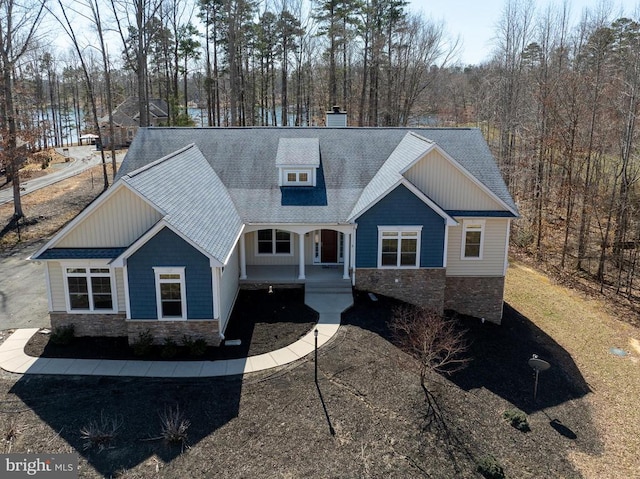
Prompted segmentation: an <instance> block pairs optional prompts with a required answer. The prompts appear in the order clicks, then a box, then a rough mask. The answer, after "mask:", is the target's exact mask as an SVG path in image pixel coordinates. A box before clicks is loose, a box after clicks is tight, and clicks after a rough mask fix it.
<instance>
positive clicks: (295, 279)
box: [240, 265, 350, 285]
mask: <svg viewBox="0 0 640 479" xmlns="http://www.w3.org/2000/svg"><path fill="white" fill-rule="evenodd" d="M246 270H247V275H246V278H243V279H240V284H241V285H242V284H255V283H269V284H307V283H328V282H335V283H341V282H349V281H350V279H349V278H348V277H347V278H346V279H345V278H344V277H343V265H331V266H326V265H325V266H322V265H306V267H305V277H304V278H303V279H300V275H299V267H298V265H247V266H246Z"/></svg>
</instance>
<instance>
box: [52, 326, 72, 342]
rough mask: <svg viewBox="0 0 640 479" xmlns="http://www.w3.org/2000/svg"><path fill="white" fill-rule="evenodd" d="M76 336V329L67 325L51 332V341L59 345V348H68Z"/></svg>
mask: <svg viewBox="0 0 640 479" xmlns="http://www.w3.org/2000/svg"><path fill="white" fill-rule="evenodd" d="M74 335H75V328H74V327H73V324H67V325H65V326H60V327H57V328H55V329H54V330H53V331H52V332H51V337H50V338H49V340H50V341H51V342H52V343H53V344H57V345H58V346H68V345H69V344H71V341H72V340H73V337H74Z"/></svg>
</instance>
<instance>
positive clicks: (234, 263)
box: [220, 245, 240, 332]
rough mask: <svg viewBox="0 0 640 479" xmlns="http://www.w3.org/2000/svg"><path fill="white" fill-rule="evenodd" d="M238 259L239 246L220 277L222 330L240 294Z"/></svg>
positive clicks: (234, 250)
mask: <svg viewBox="0 0 640 479" xmlns="http://www.w3.org/2000/svg"><path fill="white" fill-rule="evenodd" d="M239 264H240V263H239V260H238V246H237V245H236V247H235V248H234V249H233V253H232V254H231V257H230V258H229V261H228V263H227V265H226V266H225V267H224V271H223V273H222V275H221V277H220V303H221V304H220V331H221V332H222V331H224V329H225V328H226V326H227V322H228V321H229V317H230V316H231V311H232V309H233V304H234V303H235V301H236V297H237V295H238V278H239V276H240V266H239Z"/></svg>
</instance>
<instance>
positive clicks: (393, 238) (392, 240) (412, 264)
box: [378, 226, 422, 269]
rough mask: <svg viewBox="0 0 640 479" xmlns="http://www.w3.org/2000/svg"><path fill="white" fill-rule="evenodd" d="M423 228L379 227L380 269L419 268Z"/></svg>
mask: <svg viewBox="0 0 640 479" xmlns="http://www.w3.org/2000/svg"><path fill="white" fill-rule="evenodd" d="M421 236H422V226H378V268H394V269H400V268H406V269H410V268H419V267H420V242H421Z"/></svg>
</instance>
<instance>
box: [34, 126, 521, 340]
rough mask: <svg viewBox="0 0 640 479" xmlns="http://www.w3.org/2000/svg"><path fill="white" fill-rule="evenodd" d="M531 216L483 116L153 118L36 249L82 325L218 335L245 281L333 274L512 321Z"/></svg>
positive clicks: (50, 286) (61, 306)
mask: <svg viewBox="0 0 640 479" xmlns="http://www.w3.org/2000/svg"><path fill="white" fill-rule="evenodd" d="M517 215H518V213H517V208H516V205H515V204H514V202H513V200H512V198H511V196H510V195H509V192H508V191H507V188H506V186H505V183H504V181H503V179H502V177H501V175H500V172H499V170H498V168H497V166H496V163H495V160H494V158H493V156H492V155H491V153H490V151H489V149H488V147H487V144H486V143H485V141H484V139H483V137H482V134H481V132H480V130H478V129H469V128H459V129H453V128H451V129H438V128H432V129H429V128H426V129H413V128H212V129H207V128H204V129H202V128H198V129H195V128H149V129H141V130H140V132H139V133H138V136H137V137H136V139H135V140H134V142H133V143H132V145H131V147H130V149H129V152H128V154H127V156H126V158H125V160H124V162H123V163H122V166H121V168H120V170H119V172H118V177H117V180H116V182H115V183H114V184H113V186H112V187H111V188H110V189H109V190H108V191H107V192H106V193H105V194H103V195H102V196H100V197H99V198H98V199H97V200H96V201H95V202H93V203H92V204H91V205H90V206H89V207H88V208H87V209H85V210H84V211H83V212H82V213H81V214H80V215H79V216H77V217H76V218H75V219H74V220H73V221H71V222H70V223H69V224H68V225H67V226H66V227H65V228H63V229H62V230H61V231H60V232H59V233H58V234H57V235H56V236H55V237H54V238H53V239H52V240H51V241H49V242H48V243H47V244H46V245H45V246H44V247H43V248H42V249H40V250H39V251H38V252H37V253H36V254H35V255H33V258H32V259H34V260H41V261H45V262H46V269H45V271H46V280H47V291H48V295H49V310H50V312H51V313H50V314H51V324H52V327H53V328H56V327H58V326H60V325H65V324H74V325H75V330H76V334H79V335H110V336H121V335H122V336H127V335H128V336H129V339H130V341H131V340H132V338H135V337H137V335H138V334H139V332H141V331H144V330H147V329H148V330H150V331H151V332H152V333H153V334H154V336H155V337H156V338H158V340H162V338H165V337H168V336H174V337H176V338H181V337H182V336H183V335H185V334H186V335H188V336H199V337H203V338H205V339H206V340H207V341H208V342H209V343H212V344H218V343H219V341H220V340H221V339H222V338H223V335H224V331H225V328H226V325H227V321H228V319H229V316H230V313H231V310H232V308H233V305H234V301H235V298H236V295H237V292H238V290H239V288H240V287H241V286H242V284H244V283H262V284H266V285H268V284H275V283H277V282H289V283H304V282H305V281H308V280H311V279H312V278H313V277H314V275H316V274H319V273H322V274H323V275H326V274H333V275H334V278H333V279H332V281H336V282H351V284H353V285H354V286H355V288H358V289H361V290H365V291H371V292H375V293H380V294H383V295H388V296H391V297H395V298H398V299H401V300H404V301H407V302H411V303H415V304H419V305H422V306H425V307H429V308H433V309H435V310H437V311H443V310H445V309H452V310H456V311H458V312H460V313H464V314H469V315H473V316H476V317H480V318H485V319H487V320H489V321H493V322H496V323H499V322H500V320H501V317H502V305H503V289H504V277H505V272H506V268H507V250H508V244H509V227H510V223H511V220H512V219H513V218H516V217H517ZM283 272H285V273H286V274H289V275H290V278H289V279H287V278H284V279H282V273H283Z"/></svg>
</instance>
